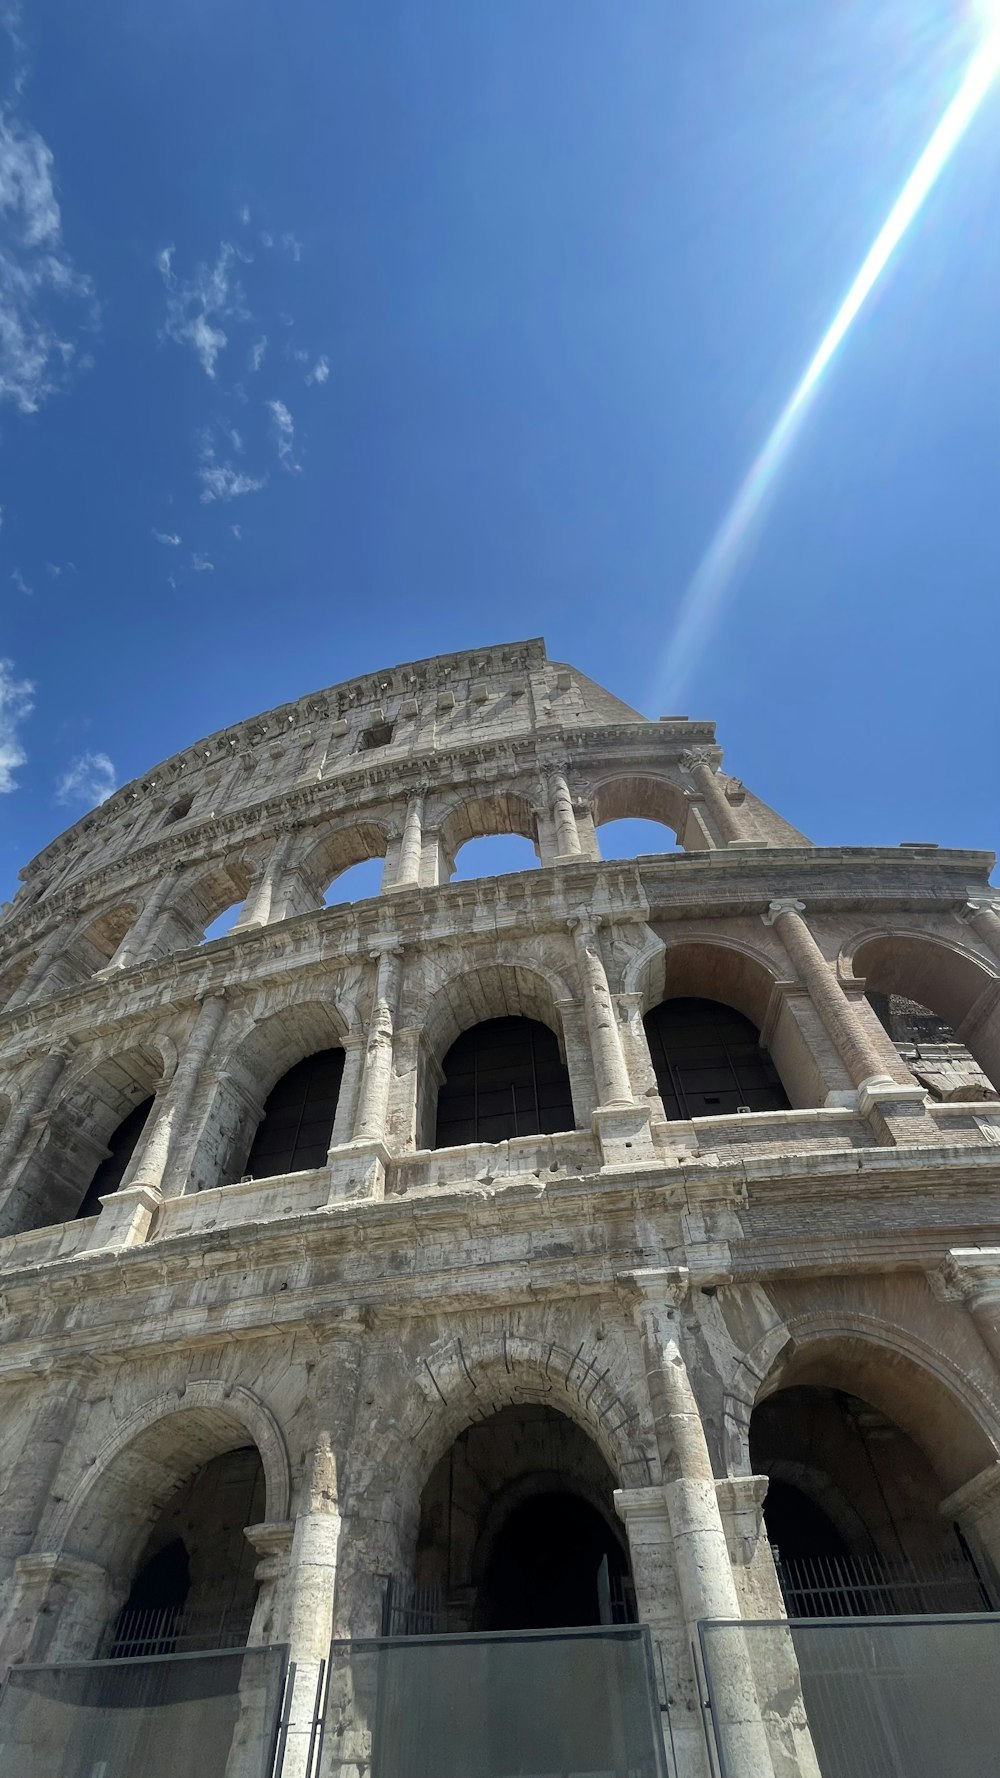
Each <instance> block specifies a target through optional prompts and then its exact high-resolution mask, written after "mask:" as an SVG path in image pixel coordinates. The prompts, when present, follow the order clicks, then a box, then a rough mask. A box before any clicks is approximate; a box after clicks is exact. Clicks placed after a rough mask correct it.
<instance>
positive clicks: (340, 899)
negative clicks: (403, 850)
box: [323, 858, 385, 908]
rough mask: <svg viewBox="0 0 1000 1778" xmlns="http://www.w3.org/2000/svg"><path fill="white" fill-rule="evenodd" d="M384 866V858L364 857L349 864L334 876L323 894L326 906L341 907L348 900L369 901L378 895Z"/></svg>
mask: <svg viewBox="0 0 1000 1778" xmlns="http://www.w3.org/2000/svg"><path fill="white" fill-rule="evenodd" d="M384 868H385V859H384V858H362V859H361V860H360V862H359V863H358V864H349V865H348V867H347V869H346V870H342V871H341V872H340V873H339V874H338V875H337V876H335V877H334V879H333V882H332V883H331V884H330V886H329V888H328V889H327V891H326V893H325V895H324V896H323V905H324V907H328V908H332V907H339V906H340V905H341V904H342V903H344V902H348V901H367V900H368V899H369V897H370V896H373V895H378V894H379V893H380V891H381V888H382V872H383V870H384Z"/></svg>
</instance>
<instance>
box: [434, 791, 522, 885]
mask: <svg viewBox="0 0 1000 1778" xmlns="http://www.w3.org/2000/svg"><path fill="white" fill-rule="evenodd" d="M518 838H520V839H521V840H523V841H525V842H526V844H524V845H522V846H519V845H517V844H516V840H517V839H518ZM473 841H476V842H483V841H486V842H489V843H488V844H485V845H481V844H477V845H476V846H475V847H474V848H473V849H472V850H467V848H468V847H470V845H471V842H473ZM505 841H506V842H507V844H505V843H504V842H505ZM440 845H441V867H442V870H441V874H442V878H443V880H444V881H446V882H447V881H448V880H449V879H450V878H452V877H453V876H455V877H458V878H470V877H477V876H487V875H489V876H497V875H503V874H506V873H507V872H510V871H519V870H532V869H534V868H535V866H536V865H537V864H538V858H539V849H538V822H537V820H536V818H535V812H534V810H533V809H532V807H531V805H530V803H529V802H528V801H527V799H526V798H525V797H523V796H521V795H520V794H519V793H518V792H517V791H514V790H508V791H500V790H498V791H495V792H488V793H484V794H483V795H481V796H475V797H469V798H468V799H467V800H466V801H464V802H462V803H460V804H459V805H458V806H457V807H456V808H452V809H451V810H450V811H449V813H448V814H447V815H446V816H445V817H444V819H443V820H442V822H441V828H440ZM459 853H461V854H462V865H461V868H458V857H459Z"/></svg>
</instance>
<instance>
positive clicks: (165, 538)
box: [153, 525, 181, 549]
mask: <svg viewBox="0 0 1000 1778" xmlns="http://www.w3.org/2000/svg"><path fill="white" fill-rule="evenodd" d="M153 536H154V537H155V538H156V541H157V543H170V544H173V546H174V548H175V549H176V547H177V545H178V544H179V543H180V542H181V538H180V537H179V536H178V534H177V532H176V531H158V530H157V529H156V526H155V525H154V526H153Z"/></svg>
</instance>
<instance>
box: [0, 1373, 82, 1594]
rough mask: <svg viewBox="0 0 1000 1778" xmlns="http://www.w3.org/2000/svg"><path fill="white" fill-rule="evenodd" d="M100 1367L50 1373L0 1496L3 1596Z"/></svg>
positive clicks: (31, 1538) (30, 1538) (29, 1541)
mask: <svg viewBox="0 0 1000 1778" xmlns="http://www.w3.org/2000/svg"><path fill="white" fill-rule="evenodd" d="M95 1369H96V1366H95V1365H94V1363H93V1361H91V1360H88V1359H80V1360H77V1361H70V1360H67V1361H66V1362H65V1363H59V1364H52V1365H50V1366H49V1367H48V1368H47V1370H46V1371H45V1374H44V1380H43V1393H42V1399H41V1401H40V1402H39V1404H38V1406H37V1408H36V1410H35V1416H34V1419H33V1420H32V1422H31V1425H30V1427H29V1429H28V1432H27V1436H26V1437H25V1441H24V1444H23V1446H22V1448H21V1451H20V1453H19V1455H18V1456H17V1458H16V1459H15V1461H14V1465H13V1467H12V1469H11V1471H10V1474H9V1475H8V1477H7V1484H6V1487H5V1488H4V1491H3V1493H2V1494H0V1592H3V1591H4V1590H5V1588H6V1586H7V1583H8V1581H9V1579H10V1575H11V1571H12V1569H13V1567H14V1564H15V1562H16V1561H17V1560H18V1558H19V1557H21V1556H24V1555H27V1553H28V1551H29V1550H30V1549H31V1545H32V1543H33V1541H34V1538H35V1534H36V1532H37V1530H38V1526H39V1523H40V1521H41V1518H42V1514H43V1513H44V1511H45V1509H46V1507H47V1506H48V1505H49V1502H50V1500H51V1497H52V1489H53V1484H54V1482H55V1478H56V1474H57V1472H58V1469H59V1465H60V1463H61V1462H62V1457H63V1452H64V1450H65V1448H66V1445H67V1443H68V1441H69V1439H70V1437H71V1436H72V1432H73V1427H74V1425H75V1423H76V1417H77V1414H78V1413H79V1411H80V1406H81V1402H82V1399H83V1387H84V1384H85V1382H86V1380H87V1378H88V1377H90V1376H91V1375H92V1374H93V1372H94V1370H95Z"/></svg>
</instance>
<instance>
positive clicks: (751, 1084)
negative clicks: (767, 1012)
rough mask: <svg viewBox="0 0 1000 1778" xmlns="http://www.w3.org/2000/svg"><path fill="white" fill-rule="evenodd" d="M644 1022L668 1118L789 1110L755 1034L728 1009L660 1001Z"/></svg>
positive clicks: (683, 1001)
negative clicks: (741, 1111)
mask: <svg viewBox="0 0 1000 1778" xmlns="http://www.w3.org/2000/svg"><path fill="white" fill-rule="evenodd" d="M644 1024H645V1027H646V1037H647V1039H648V1041H649V1053H650V1056H651V1058H652V1062H653V1069H654V1071H655V1074H656V1084H657V1086H658V1088H659V1091H660V1098H661V1100H662V1101H663V1109H664V1111H665V1113H666V1115H667V1117H668V1118H688V1117H725V1116H728V1115H729V1114H730V1113H732V1112H734V1111H740V1110H743V1111H787V1110H788V1109H789V1104H788V1097H787V1094H786V1093H785V1089H784V1087H783V1086H782V1084H781V1082H780V1080H779V1079H778V1074H777V1070H776V1069H775V1066H774V1063H773V1062H772V1061H771V1058H770V1056H769V1055H768V1053H767V1051H766V1050H764V1049H762V1048H761V1043H760V1032H759V1031H758V1030H757V1027H756V1025H752V1024H751V1023H750V1020H749V1019H745V1018H744V1017H743V1014H742V1013H740V1012H736V1011H735V1010H734V1009H733V1007H731V1006H723V1005H722V1003H721V1002H720V1001H718V1000H695V999H690V998H678V999H677V1000H664V1001H662V1002H661V1004H660V1005H659V1006H654V1007H653V1010H652V1012H648V1013H647V1014H646V1017H645V1020H644Z"/></svg>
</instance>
